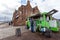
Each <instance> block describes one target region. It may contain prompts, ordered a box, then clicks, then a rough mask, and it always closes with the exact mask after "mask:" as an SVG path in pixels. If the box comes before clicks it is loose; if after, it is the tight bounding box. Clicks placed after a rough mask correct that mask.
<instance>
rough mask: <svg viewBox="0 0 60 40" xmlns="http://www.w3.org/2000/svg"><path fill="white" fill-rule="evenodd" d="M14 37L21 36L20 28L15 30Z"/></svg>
mask: <svg viewBox="0 0 60 40" xmlns="http://www.w3.org/2000/svg"><path fill="white" fill-rule="evenodd" d="M16 36H21V29H20V28H17V29H16Z"/></svg>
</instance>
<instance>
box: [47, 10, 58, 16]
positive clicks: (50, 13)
mask: <svg viewBox="0 0 60 40" xmlns="http://www.w3.org/2000/svg"><path fill="white" fill-rule="evenodd" d="M56 12H58V10H56V9H53V10H51V11H49V12H48V13H47V15H53V14H55V13H56Z"/></svg>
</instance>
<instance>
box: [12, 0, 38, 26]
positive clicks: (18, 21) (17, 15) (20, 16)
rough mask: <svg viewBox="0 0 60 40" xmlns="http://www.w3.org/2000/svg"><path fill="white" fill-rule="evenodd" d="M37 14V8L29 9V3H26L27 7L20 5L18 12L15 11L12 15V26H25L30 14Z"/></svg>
mask: <svg viewBox="0 0 60 40" xmlns="http://www.w3.org/2000/svg"><path fill="white" fill-rule="evenodd" d="M38 12H39V9H38V7H37V6H35V7H34V8H32V7H31V5H30V1H29V0H28V1H27V5H21V6H20V7H19V8H18V10H15V12H14V14H13V25H15V26H19V25H25V23H26V18H27V17H28V16H30V15H32V14H36V13H38Z"/></svg>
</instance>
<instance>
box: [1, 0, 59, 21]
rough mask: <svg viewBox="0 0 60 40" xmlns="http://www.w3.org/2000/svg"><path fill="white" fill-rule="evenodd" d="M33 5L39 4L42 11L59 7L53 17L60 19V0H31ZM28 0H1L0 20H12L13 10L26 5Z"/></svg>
mask: <svg viewBox="0 0 60 40" xmlns="http://www.w3.org/2000/svg"><path fill="white" fill-rule="evenodd" d="M30 2H31V6H32V7H35V6H38V8H39V10H40V11H41V12H48V11H50V10H52V9H57V10H58V12H57V13H56V14H54V15H53V17H55V18H57V19H60V14H59V13H60V0H30ZM26 3H27V0H0V20H11V19H12V17H13V12H14V11H15V9H18V7H20V6H21V5H26Z"/></svg>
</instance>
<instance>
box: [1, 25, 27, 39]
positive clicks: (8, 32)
mask: <svg viewBox="0 0 60 40" xmlns="http://www.w3.org/2000/svg"><path fill="white" fill-rule="evenodd" d="M17 28H20V29H21V33H23V32H26V31H28V30H27V29H25V26H11V25H10V26H9V25H7V24H3V25H1V27H0V39H4V38H7V37H10V36H14V35H16V29H17Z"/></svg>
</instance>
